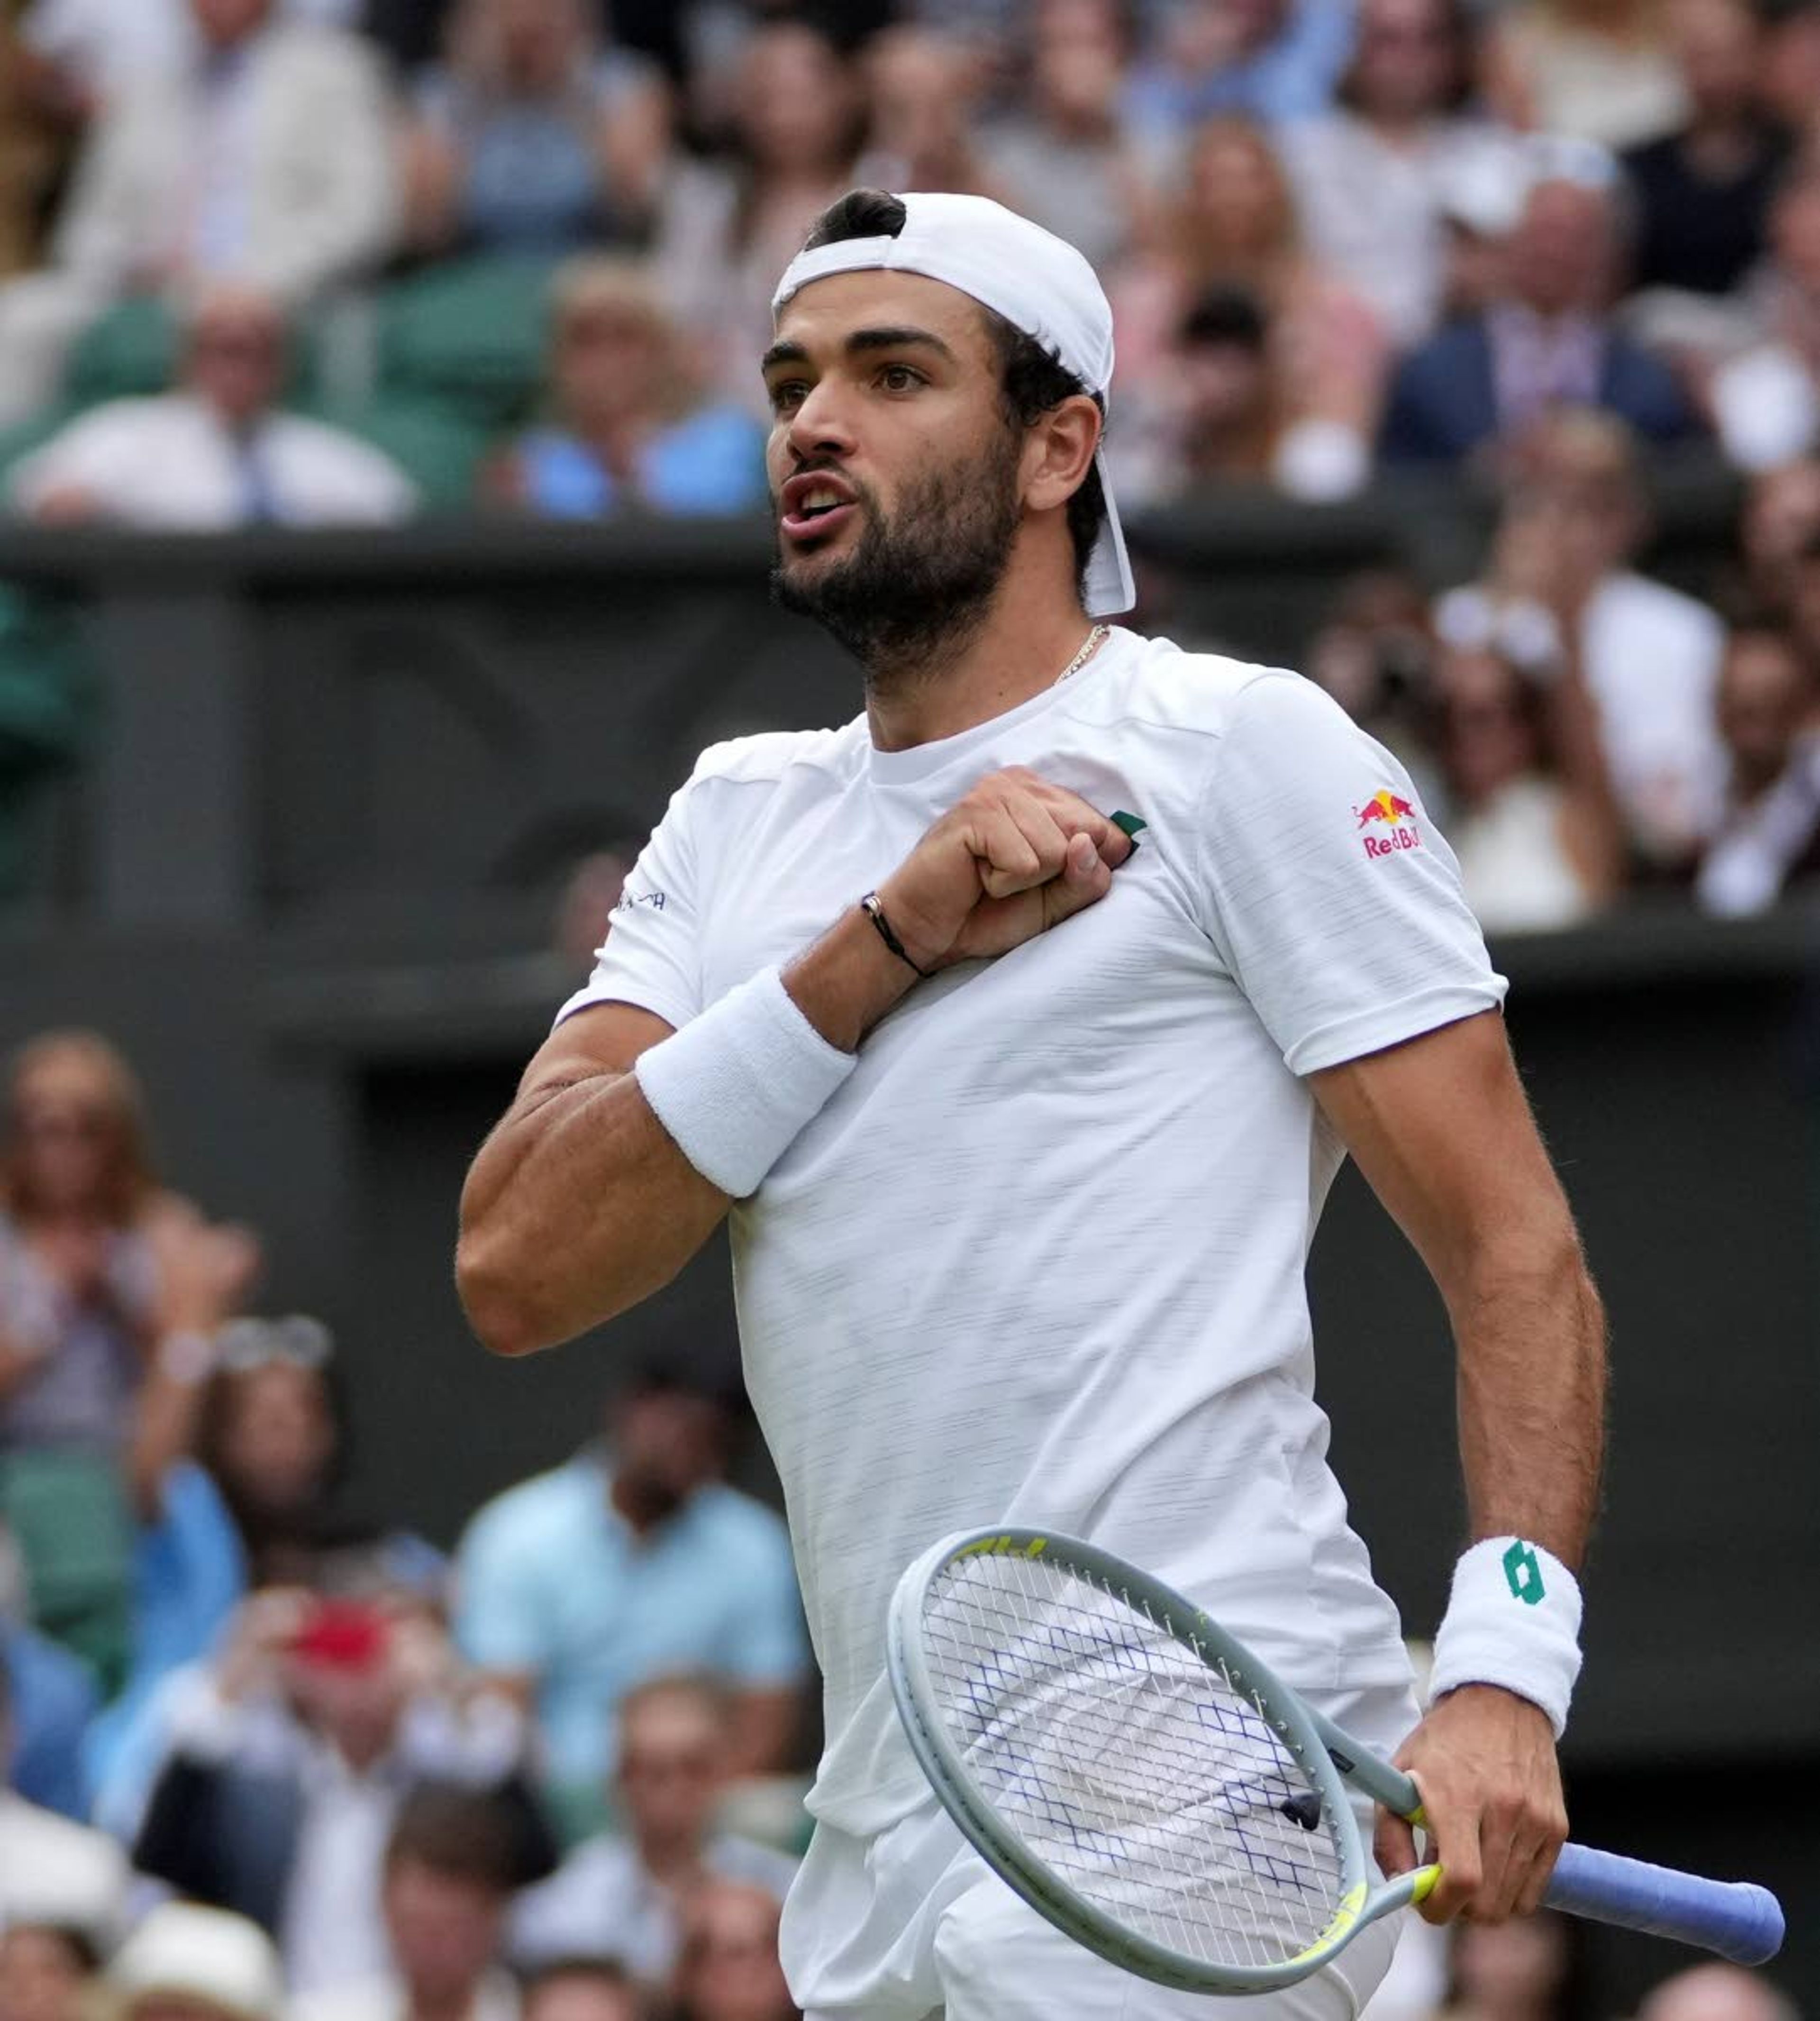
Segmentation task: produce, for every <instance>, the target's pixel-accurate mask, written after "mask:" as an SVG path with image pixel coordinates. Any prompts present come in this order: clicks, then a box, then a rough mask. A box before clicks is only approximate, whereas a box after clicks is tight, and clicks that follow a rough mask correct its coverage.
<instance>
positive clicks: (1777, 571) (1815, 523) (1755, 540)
mask: <svg viewBox="0 0 1820 2021" xmlns="http://www.w3.org/2000/svg"><path fill="white" fill-rule="evenodd" d="M1816 534H1820V461H1815V460H1814V459H1813V458H1811V457H1804V458H1799V459H1797V460H1796V461H1794V462H1793V463H1785V464H1779V465H1778V466H1777V467H1776V468H1774V469H1772V470H1766V471H1764V472H1760V474H1759V475H1757V476H1756V477H1755V478H1753V479H1752V481H1751V485H1750V489H1749V492H1748V493H1746V494H1745V501H1744V512H1743V514H1742V516H1741V518H1740V519H1739V522H1738V544H1739V547H1740V549H1741V550H1742V574H1743V577H1744V589H1745V596H1746V597H1747V599H1749V600H1751V601H1753V602H1754V603H1759V604H1760V605H1761V606H1763V607H1764V609H1765V610H1770V611H1774V612H1778V613H1781V614H1783V615H1786V614H1788V612H1789V610H1790V609H1791V608H1792V607H1793V603H1794V599H1795V594H1796V588H1797V586H1798V583H1799V579H1800V573H1801V562H1802V557H1803V555H1804V554H1805V553H1806V552H1807V548H1808V547H1809V545H1810V544H1811V543H1812V541H1813V540H1814V538H1815V535H1816Z"/></svg>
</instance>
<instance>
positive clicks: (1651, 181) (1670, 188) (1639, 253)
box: [1624, 0, 1789, 295]
mask: <svg viewBox="0 0 1820 2021" xmlns="http://www.w3.org/2000/svg"><path fill="white" fill-rule="evenodd" d="M1671 19H1672V20H1673V29H1674V38H1675V43H1676V49H1677V52H1678V55H1679V59H1680V67H1681V72H1682V75H1683V77H1684V78H1686V80H1687V100H1688V111H1687V119H1686V121H1685V122H1684V123H1683V125H1682V126H1680V127H1679V128H1678V129H1676V131H1675V132H1674V133H1668V134H1665V135H1663V136H1662V138H1661V139H1659V140H1652V141H1650V142H1649V143H1648V144H1647V145H1645V146H1643V147H1636V148H1633V149H1632V150H1631V151H1629V153H1628V154H1627V155H1625V157H1624V167H1625V175H1626V177H1627V178H1628V180H1629V186H1630V191H1631V198H1632V203H1633V215H1632V229H1631V259H1630V281H1631V285H1632V286H1633V287H1635V288H1639V289H1643V288H1673V289H1682V290H1685V291H1686V292H1687V293H1692V294H1696V295H1724V294H1727V293H1730V292H1731V289H1734V287H1736V286H1738V282H1740V281H1741V280H1742V279H1743V278H1744V276H1745V274H1746V273H1747V272H1749V269H1750V268H1751V267H1752V265H1753V264H1754V262H1755V261H1756V259H1757V257H1758V256H1759V254H1760V253H1761V252H1762V250H1763V248H1764V220H1765V217H1766V216H1767V212H1768V209H1769V202H1770V197H1771V192H1772V191H1774V188H1775V184H1776V181H1777V179H1778V177H1779V176H1780V175H1781V173H1782V166H1783V164H1784V162H1785V160H1786V159H1787V157H1788V152H1789V143H1788V137H1787V135H1786V134H1785V133H1784V132H1783V130H1782V128H1780V127H1779V126H1776V125H1774V123H1773V122H1771V120H1770V119H1769V118H1767V116H1766V115H1765V113H1764V107H1763V102H1762V100H1761V97H1760V95H1759V87H1758V79H1759V77H1760V74H1761V65H1762V58H1763V31H1762V28H1761V27H1760V24H1759V23H1758V20H1757V17H1756V14H1755V13H1753V11H1752V9H1751V8H1750V7H1749V5H1747V4H1746V0H1677V5H1676V8H1675V11H1674V13H1673V16H1671Z"/></svg>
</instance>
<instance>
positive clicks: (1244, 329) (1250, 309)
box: [1176, 282, 1270, 351]
mask: <svg viewBox="0 0 1820 2021" xmlns="http://www.w3.org/2000/svg"><path fill="white" fill-rule="evenodd" d="M1269 327H1270V325H1269V319H1268V318H1267V317H1266V316H1265V313H1264V305H1263V304H1262V303H1261V302H1260V301H1259V300H1258V297H1256V296H1255V295H1254V294H1253V293H1252V292H1251V290H1250V289H1249V288H1237V287H1234V286H1231V285H1230V283H1228V282H1216V283H1215V284H1214V286H1212V287H1210V288H1204V289H1202V291H1201V292H1200V293H1199V294H1198V295H1197V296H1196V297H1195V299H1194V300H1193V302H1192V304H1190V305H1189V308H1188V313H1187V315H1185V316H1184V317H1183V318H1182V319H1181V327H1180V328H1179V329H1178V331H1177V332H1176V337H1177V340H1178V342H1180V343H1182V344H1241V345H1243V347H1244V348H1245V349H1246V350H1247V351H1261V350H1262V349H1263V348H1264V343H1265V337H1266V336H1267V335H1268V333H1269Z"/></svg>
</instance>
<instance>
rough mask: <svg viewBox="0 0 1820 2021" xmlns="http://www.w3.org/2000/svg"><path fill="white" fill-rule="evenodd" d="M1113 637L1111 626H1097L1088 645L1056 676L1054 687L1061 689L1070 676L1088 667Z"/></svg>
mask: <svg viewBox="0 0 1820 2021" xmlns="http://www.w3.org/2000/svg"><path fill="white" fill-rule="evenodd" d="M1111 637H1112V626H1111V625H1095V626H1094V628H1093V629H1092V631H1090V632H1089V633H1088V634H1087V643H1086V644H1085V645H1084V646H1082V648H1081V649H1080V650H1079V652H1078V653H1076V654H1075V656H1074V657H1073V658H1072V660H1070V661H1068V665H1066V666H1065V667H1064V668H1062V670H1061V672H1060V673H1059V674H1057V675H1056V677H1055V681H1054V685H1055V686H1057V687H1060V686H1061V684H1062V683H1063V682H1064V681H1065V680H1066V679H1068V676H1069V675H1070V674H1078V673H1079V672H1080V670H1081V668H1083V667H1084V666H1085V665H1087V662H1088V661H1089V660H1090V659H1091V658H1092V657H1094V654H1096V653H1097V651H1098V650H1100V648H1101V646H1103V645H1105V643H1106V641H1107V640H1108V639H1109V638H1111Z"/></svg>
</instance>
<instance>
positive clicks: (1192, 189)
mask: <svg viewBox="0 0 1820 2021" xmlns="http://www.w3.org/2000/svg"><path fill="white" fill-rule="evenodd" d="M1222 285H1223V286H1236V287H1240V288H1243V289H1247V290H1248V291H1249V292H1250V293H1251V294H1252V295H1253V296H1254V297H1256V299H1257V300H1258V303H1259V304H1260V305H1261V307H1262V308H1263V309H1264V311H1265V314H1266V315H1267V316H1268V318H1269V325H1270V332H1271V336H1270V348H1271V352H1272V373H1273V376H1274V377H1275V378H1276V381H1277V382H1278V384H1279V388H1280V389H1281V406H1280V412H1279V421H1280V424H1281V425H1282V427H1283V430H1284V431H1285V432H1286V435H1292V436H1293V437H1294V441H1295V442H1296V444H1297V449H1296V457H1297V459H1298V464H1303V463H1305V466H1306V469H1305V475H1299V476H1298V479H1297V481H1295V482H1291V483H1290V486H1289V488H1290V489H1291V490H1296V491H1298V492H1299V493H1301V494H1302V495H1317V496H1322V495H1324V496H1329V497H1330V496H1334V495H1336V494H1337V493H1341V492H1343V491H1344V490H1346V489H1348V488H1349V487H1350V486H1351V485H1352V484H1353V483H1356V482H1357V481H1358V478H1359V476H1360V475H1361V474H1362V473H1363V470H1364V468H1365V466H1366V464H1367V460H1368V451H1367V445H1368V444H1369V442H1370V439H1371V436H1372V434H1373V432H1374V429H1375V428H1376V426H1377V420H1378V401H1379V398H1380V396H1381V391H1382V387H1383V373H1384V366H1385V359H1386V353H1385V346H1384V343H1383V339H1382V336H1381V333H1380V331H1379V330H1378V324H1377V320H1376V319H1375V317H1374V315H1372V313H1371V311H1370V309H1368V308H1367V307H1366V306H1365V304H1364V303H1363V301H1362V300H1360V297H1358V296H1357V295H1356V294H1355V293H1353V292H1352V290H1351V289H1349V288H1348V287H1346V286H1344V285H1343V284H1341V282H1338V281H1337V280H1336V279H1334V277H1333V275H1330V273H1328V272H1327V270H1326V269H1325V268H1323V267H1321V266H1319V264H1316V262H1314V261H1313V260H1310V259H1309V257H1307V255H1306V254H1305V252H1304V250H1303V248H1302V246H1301V239H1300V234H1299V231H1298V225H1297V222H1296V214H1295V202H1294V196H1293V194H1292V193H1291V191H1290V186H1289V182H1288V180H1287V177H1286V176H1285V174H1284V173H1283V166H1282V163H1281V162H1279V160H1278V158H1277V156H1276V152H1275V151H1274V150H1273V149H1272V147H1271V145H1270V143H1269V141H1268V140H1266V139H1265V137H1264V135H1263V134H1262V133H1260V132H1259V131H1258V129H1257V128H1256V127H1255V126H1252V125H1251V124H1250V122H1247V121H1246V120H1243V119H1238V118H1216V119H1211V120H1209V121H1208V122H1207V125H1206V126H1203V127H1202V129H1200V131H1199V133H1197V134H1196V136H1195V140H1194V145H1193V149H1192V153H1191V155H1190V156H1189V161H1188V173H1187V179H1186V183H1185V188H1184V189H1183V191H1182V193H1181V195H1180V197H1179V198H1178V199H1177V201H1176V202H1174V204H1173V205H1171V206H1169V208H1168V209H1167V211H1166V213H1165V215H1164V218H1163V228H1162V243H1161V245H1160V246H1159V248H1158V249H1156V251H1155V252H1153V253H1149V254H1147V255H1145V256H1143V257H1140V258H1138V259H1137V260H1134V261H1133V262H1132V263H1131V264H1130V266H1129V267H1128V268H1127V270H1126V271H1125V273H1124V274H1123V275H1122V276H1120V277H1119V279H1117V280H1116V282H1115V284H1114V286H1113V289H1112V304H1113V312H1114V315H1115V318H1116V322H1117V326H1118V339H1119V384H1120V385H1121V386H1122V387H1123V388H1126V389H1127V391H1129V392H1130V393H1131V394H1133V395H1141V396H1145V397H1148V396H1151V395H1154V393H1155V392H1156V386H1157V382H1158V381H1159V380H1163V381H1167V375H1168V373H1169V371H1170V369H1171V366H1170V359H1169V349H1170V341H1171V340H1172V339H1173V337H1174V335H1175V334H1176V333H1177V332H1178V330H1180V328H1181V326H1182V323H1183V322H1184V320H1185V318H1186V316H1187V314H1188V311H1189V309H1190V308H1192V305H1193V304H1194V303H1195V302H1196V300H1197V299H1199V297H1201V296H1202V295H1203V294H1204V293H1205V292H1206V290H1207V289H1209V288H1211V287H1214V286H1222Z"/></svg>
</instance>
